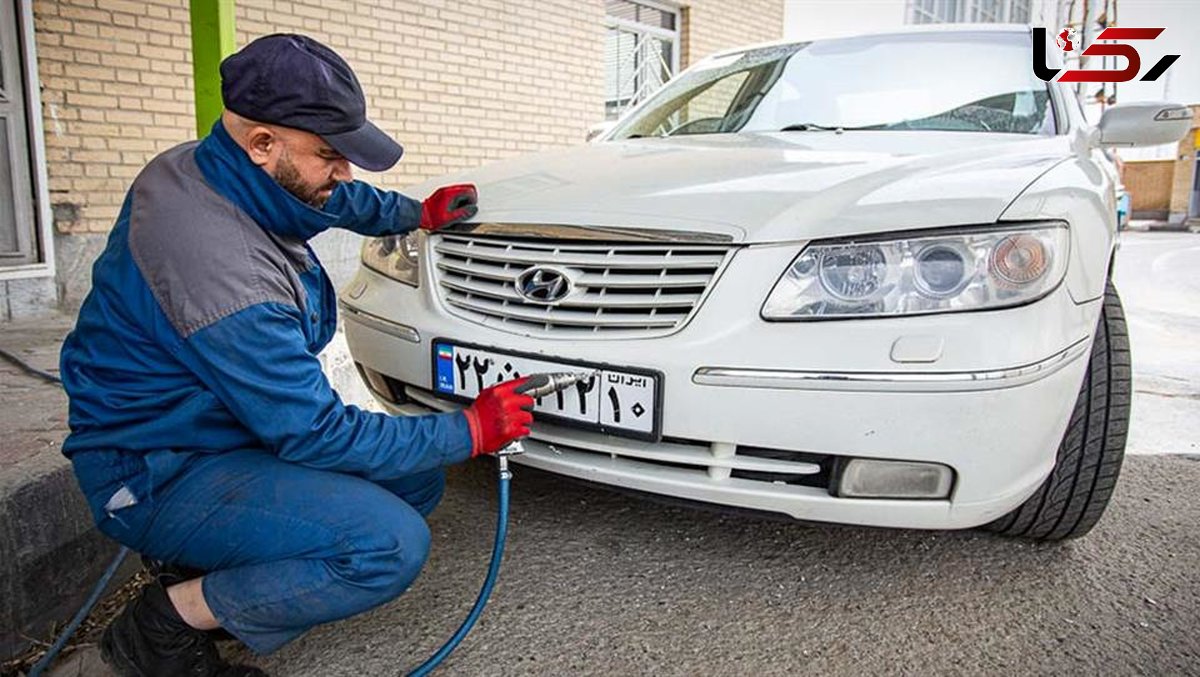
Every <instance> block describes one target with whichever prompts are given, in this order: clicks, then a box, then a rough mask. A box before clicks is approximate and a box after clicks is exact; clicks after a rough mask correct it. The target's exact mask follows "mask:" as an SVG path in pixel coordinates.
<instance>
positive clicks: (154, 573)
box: [141, 555, 237, 642]
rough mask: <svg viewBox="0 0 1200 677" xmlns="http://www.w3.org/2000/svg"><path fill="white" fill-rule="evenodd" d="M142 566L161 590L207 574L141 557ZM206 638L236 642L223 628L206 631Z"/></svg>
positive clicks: (179, 565) (159, 560)
mask: <svg viewBox="0 0 1200 677" xmlns="http://www.w3.org/2000/svg"><path fill="white" fill-rule="evenodd" d="M141 557H142V566H143V567H145V569H146V573H148V574H150V577H151V578H153V579H154V580H156V581H158V584H159V585H161V586H162V587H163V588H169V587H171V586H172V585H175V584H176V583H182V582H184V581H190V580H192V579H193V578H200V577H202V576H204V575H205V574H207V573H208V572H206V571H204V570H202V569H193V568H191V567H186V566H184V565H182V564H172V563H170V562H164V561H162V560H161V559H154V558H153V557H147V556H145V555H142V556H141ZM207 632H208V636H209V637H212V638H213V639H215V640H217V641H218V642H225V641H237V637H234V636H233V635H231V634H229V632H228V631H227V630H225V628H217V629H216V630H208V631H207Z"/></svg>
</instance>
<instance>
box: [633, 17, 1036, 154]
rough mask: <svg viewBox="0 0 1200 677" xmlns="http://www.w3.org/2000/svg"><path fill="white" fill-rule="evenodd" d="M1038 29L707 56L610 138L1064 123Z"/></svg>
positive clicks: (1014, 130) (1012, 129) (1013, 129)
mask: <svg viewBox="0 0 1200 677" xmlns="http://www.w3.org/2000/svg"><path fill="white" fill-rule="evenodd" d="M1029 59H1030V37H1029V35H1028V34H1027V33H1016V32H1011V33H1010V32H987V31H961V32H955V33H913V34H905V35H883V36H868V37H858V38H846V39H840V40H828V41H819V42H811V43H801V44H791V45H783V46H775V47H765V48H761V49H754V50H749V51H745V52H738V53H736V54H731V55H727V56H722V57H715V58H712V59H706V60H705V61H702V62H700V63H698V64H696V66H694V67H692V68H690V69H688V70H687V71H686V72H684V73H683V74H681V75H680V76H679V77H678V78H676V79H674V80H672V81H671V82H669V83H668V84H667V85H666V86H665V87H663V88H662V89H661V90H659V92H658V93H657V94H655V95H654V97H652V98H651V99H650V100H649V101H647V102H646V105H644V106H643V107H641V108H640V109H638V110H636V111H634V112H633V113H632V114H631V115H630V116H629V117H628V118H627V119H626V120H623V121H622V122H621V123H620V124H619V125H618V126H617V127H616V128H615V129H614V131H613V135H612V137H611V138H613V139H627V138H638V137H643V136H678V135H682V134H722V133H731V132H739V131H741V132H780V131H789V132H803V131H813V130H828V129H843V130H873V131H886V130H936V131H953V132H997V133H1011V134H1044V135H1050V134H1054V133H1055V125H1054V111H1053V106H1052V105H1051V103H1050V92H1049V89H1048V86H1047V84H1046V83H1045V82H1042V81H1041V80H1039V79H1037V77H1036V76H1034V74H1033V71H1032V69H1031V68H1030V67H1029Z"/></svg>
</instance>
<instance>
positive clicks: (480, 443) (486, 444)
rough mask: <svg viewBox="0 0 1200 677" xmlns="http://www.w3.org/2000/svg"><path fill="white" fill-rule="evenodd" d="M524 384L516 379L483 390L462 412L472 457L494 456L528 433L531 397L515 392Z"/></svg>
mask: <svg viewBox="0 0 1200 677" xmlns="http://www.w3.org/2000/svg"><path fill="white" fill-rule="evenodd" d="M525 381H526V379H524V378H518V379H514V380H512V381H505V382H504V383H497V384H496V385H494V386H492V387H491V388H485V389H484V390H483V391H482V392H480V393H479V397H476V398H475V401H474V402H473V403H472V404H471V406H470V407H467V408H466V409H465V410H464V411H463V413H464V414H466V415H467V423H468V424H469V425H470V427H471V458H475V457H476V456H480V455H482V454H494V453H496V452H497V451H500V450H501V449H503V448H504V447H506V446H508V444H509V443H510V442H512V441H513V440H515V439H519V438H522V437H525V436H526V435H528V434H529V424H530V423H533V414H531V413H530V410H531V409H533V398H532V397H530V396H528V395H522V394H519V393H517V392H514V391H515V390H516V389H517V387H518V386H520V385H521V384H522V383H524V382H525Z"/></svg>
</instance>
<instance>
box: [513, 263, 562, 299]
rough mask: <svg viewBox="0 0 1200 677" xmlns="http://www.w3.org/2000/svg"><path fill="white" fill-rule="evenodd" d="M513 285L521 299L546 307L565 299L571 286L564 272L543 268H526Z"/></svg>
mask: <svg viewBox="0 0 1200 677" xmlns="http://www.w3.org/2000/svg"><path fill="white" fill-rule="evenodd" d="M513 284H514V285H515V286H516V288H517V293H518V294H520V295H521V298H523V299H525V300H527V301H532V302H533V303H542V304H546V305H551V304H554V303H558V302H559V301H561V300H563V299H565V298H566V297H567V295H568V294H570V293H571V288H572V286H573V285H572V284H571V278H569V277H567V274H566V273H565V272H564V271H561V270H558V269H556V268H547V267H545V266H534V267H532V268H527V269H526V270H524V271H522V272H521V274H520V275H518V276H517V279H516V281H515V282H514V283H513Z"/></svg>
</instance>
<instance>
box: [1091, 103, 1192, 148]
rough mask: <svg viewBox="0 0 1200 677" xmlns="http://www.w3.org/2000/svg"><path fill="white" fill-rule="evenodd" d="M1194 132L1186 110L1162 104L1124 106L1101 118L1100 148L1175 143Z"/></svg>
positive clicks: (1114, 107)
mask: <svg viewBox="0 0 1200 677" xmlns="http://www.w3.org/2000/svg"><path fill="white" fill-rule="evenodd" d="M1191 128H1192V111H1191V109H1189V108H1188V107H1187V106H1182V105H1180V104H1177V103H1166V102H1162V101H1151V102H1138V103H1122V104H1118V105H1116V106H1113V107H1112V108H1109V109H1108V110H1106V111H1104V115H1102V116H1100V125H1099V129H1100V144H1101V145H1104V146H1156V145H1158V144H1161V143H1175V142H1176V141H1178V140H1179V139H1181V138H1183V135H1184V134H1186V133H1187V131H1188V130H1189V129H1191Z"/></svg>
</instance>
